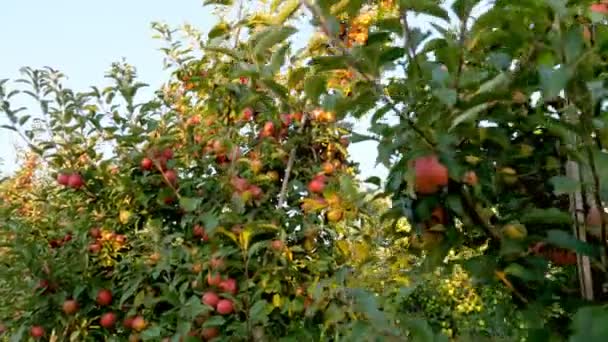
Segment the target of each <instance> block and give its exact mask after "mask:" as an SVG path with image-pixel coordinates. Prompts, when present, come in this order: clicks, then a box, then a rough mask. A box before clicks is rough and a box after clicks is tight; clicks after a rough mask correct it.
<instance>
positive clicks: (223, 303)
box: [216, 299, 234, 315]
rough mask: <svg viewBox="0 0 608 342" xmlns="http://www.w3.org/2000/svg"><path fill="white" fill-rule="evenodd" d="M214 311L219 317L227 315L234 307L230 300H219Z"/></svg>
mask: <svg viewBox="0 0 608 342" xmlns="http://www.w3.org/2000/svg"><path fill="white" fill-rule="evenodd" d="M216 310H217V312H218V313H219V314H220V315H229V314H231V313H232V311H234V305H233V304H232V301H231V300H230V299H221V300H220V301H219V302H217V307H216Z"/></svg>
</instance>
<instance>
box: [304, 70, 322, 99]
mask: <svg viewBox="0 0 608 342" xmlns="http://www.w3.org/2000/svg"><path fill="white" fill-rule="evenodd" d="M325 91H326V79H325V77H323V76H321V75H315V76H311V77H308V78H307V79H306V80H305V81H304V92H305V93H306V97H308V99H310V100H311V101H312V102H313V103H317V102H318V101H319V97H320V96H321V94H322V93H324V92H325Z"/></svg>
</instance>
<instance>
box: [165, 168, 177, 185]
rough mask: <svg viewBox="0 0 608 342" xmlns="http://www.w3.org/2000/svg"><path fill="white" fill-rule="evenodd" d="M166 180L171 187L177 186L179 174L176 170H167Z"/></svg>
mask: <svg viewBox="0 0 608 342" xmlns="http://www.w3.org/2000/svg"><path fill="white" fill-rule="evenodd" d="M164 174H165V178H166V179H167V181H168V182H169V183H171V185H175V183H177V173H176V172H175V171H174V170H167V171H165V172H164Z"/></svg>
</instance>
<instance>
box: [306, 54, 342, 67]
mask: <svg viewBox="0 0 608 342" xmlns="http://www.w3.org/2000/svg"><path fill="white" fill-rule="evenodd" d="M310 65H312V66H314V67H315V69H316V70H317V71H329V70H337V69H345V68H347V67H348V58H347V57H346V56H318V57H314V58H312V60H311V61H310Z"/></svg>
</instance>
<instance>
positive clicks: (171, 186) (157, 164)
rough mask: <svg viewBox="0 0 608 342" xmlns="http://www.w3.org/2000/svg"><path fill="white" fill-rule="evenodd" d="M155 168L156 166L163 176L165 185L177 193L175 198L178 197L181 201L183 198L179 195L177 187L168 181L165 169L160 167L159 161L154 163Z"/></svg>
mask: <svg viewBox="0 0 608 342" xmlns="http://www.w3.org/2000/svg"><path fill="white" fill-rule="evenodd" d="M154 166H156V169H157V170H158V171H159V172H160V174H161V175H162V176H163V180H164V181H165V183H166V184H167V185H168V186H169V187H170V188H171V190H173V192H174V193H175V196H176V197H177V199H181V196H180V195H179V192H178V191H177V189H176V188H175V186H173V184H171V182H170V181H169V179H167V176H166V175H165V171H163V168H162V166H161V165H160V162H159V161H154Z"/></svg>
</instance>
